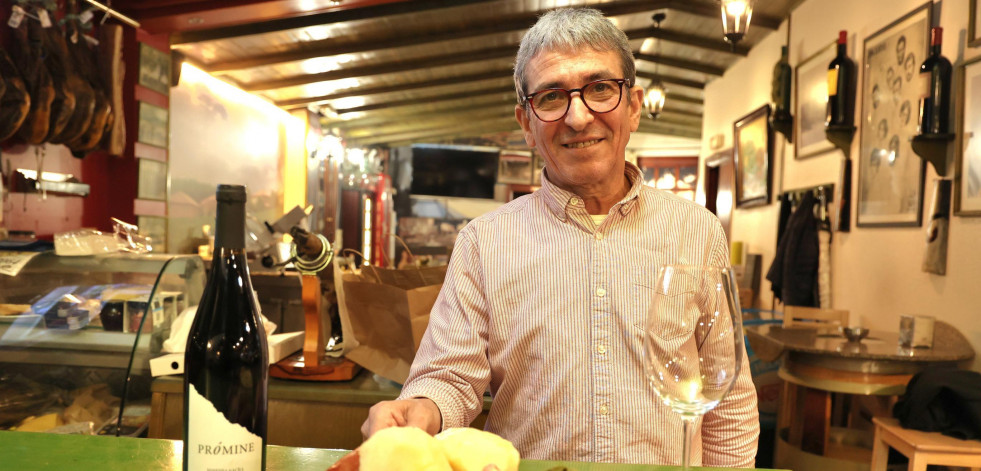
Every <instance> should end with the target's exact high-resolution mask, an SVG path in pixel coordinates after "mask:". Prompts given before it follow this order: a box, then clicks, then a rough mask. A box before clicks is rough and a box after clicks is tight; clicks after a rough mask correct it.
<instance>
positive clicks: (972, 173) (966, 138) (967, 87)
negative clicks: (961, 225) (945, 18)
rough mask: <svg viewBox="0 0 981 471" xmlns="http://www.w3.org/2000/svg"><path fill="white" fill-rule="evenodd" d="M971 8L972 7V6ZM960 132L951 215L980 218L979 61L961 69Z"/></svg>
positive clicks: (980, 127) (980, 82)
mask: <svg viewBox="0 0 981 471" xmlns="http://www.w3.org/2000/svg"><path fill="white" fill-rule="evenodd" d="M972 4H973V3H972ZM960 83H962V84H964V93H962V94H961V96H962V97H963V99H962V100H961V109H960V113H961V123H962V125H963V130H962V132H961V133H959V134H960V135H959V138H960V139H961V145H960V152H958V155H957V169H958V170H957V171H956V176H955V177H954V214H955V215H957V216H981V58H977V59H974V60H972V61H970V62H967V63H965V64H964V66H963V67H961V82H960Z"/></svg>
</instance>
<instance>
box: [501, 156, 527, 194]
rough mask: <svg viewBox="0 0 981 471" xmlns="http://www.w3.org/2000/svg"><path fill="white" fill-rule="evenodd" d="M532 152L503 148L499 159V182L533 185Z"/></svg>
mask: <svg viewBox="0 0 981 471" xmlns="http://www.w3.org/2000/svg"><path fill="white" fill-rule="evenodd" d="M531 177H532V162H531V152H529V151H523V150H502V151H501V155H500V157H498V160H497V182H498V183H515V184H519V185H531Z"/></svg>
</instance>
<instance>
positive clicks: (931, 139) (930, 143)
mask: <svg viewBox="0 0 981 471" xmlns="http://www.w3.org/2000/svg"><path fill="white" fill-rule="evenodd" d="M954 137H955V135H954V134H953V133H950V134H920V135H918V136H913V142H912V145H913V153H915V154H916V155H918V156H920V158H922V159H923V160H926V161H927V162H930V163H931V164H933V168H934V169H935V170H936V171H937V175H939V176H941V177H946V176H947V162H948V159H947V155H948V152H947V150H948V149H949V147H950V144H951V143H952V142H954Z"/></svg>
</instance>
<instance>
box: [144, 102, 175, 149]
mask: <svg viewBox="0 0 981 471" xmlns="http://www.w3.org/2000/svg"><path fill="white" fill-rule="evenodd" d="M139 113H140V116H139V121H138V123H137V137H136V140H137V141H139V142H142V143H144V144H150V145H151V146H157V147H163V148H166V147H167V135H168V129H169V124H168V120H169V119H170V114H169V113H168V111H167V109H166V108H161V107H159V106H156V105H151V104H149V103H146V102H142V101H141V102H140V108H139Z"/></svg>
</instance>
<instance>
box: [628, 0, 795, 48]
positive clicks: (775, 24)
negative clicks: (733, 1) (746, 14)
mask: <svg viewBox="0 0 981 471" xmlns="http://www.w3.org/2000/svg"><path fill="white" fill-rule="evenodd" d="M647 7H648V8H649V9H650V10H662V9H667V10H677V11H683V12H685V13H691V14H693V15H698V16H704V17H706V18H719V28H720V31H721V28H722V20H721V18H722V10H720V9H719V3H718V2H704V1H695V0H658V1H653V2H651V1H648V2H647ZM781 21H782V20H781V19H780V18H777V17H774V16H770V15H764V14H762V13H758V12H753V19H752V21H751V22H750V25H751V26H759V27H760V28H766V29H769V30H776V29H777V28H779V27H780V23H781ZM719 36H720V38H719V39H720V40H721V39H722V38H721V36H722V35H721V34H720V35H719Z"/></svg>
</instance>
